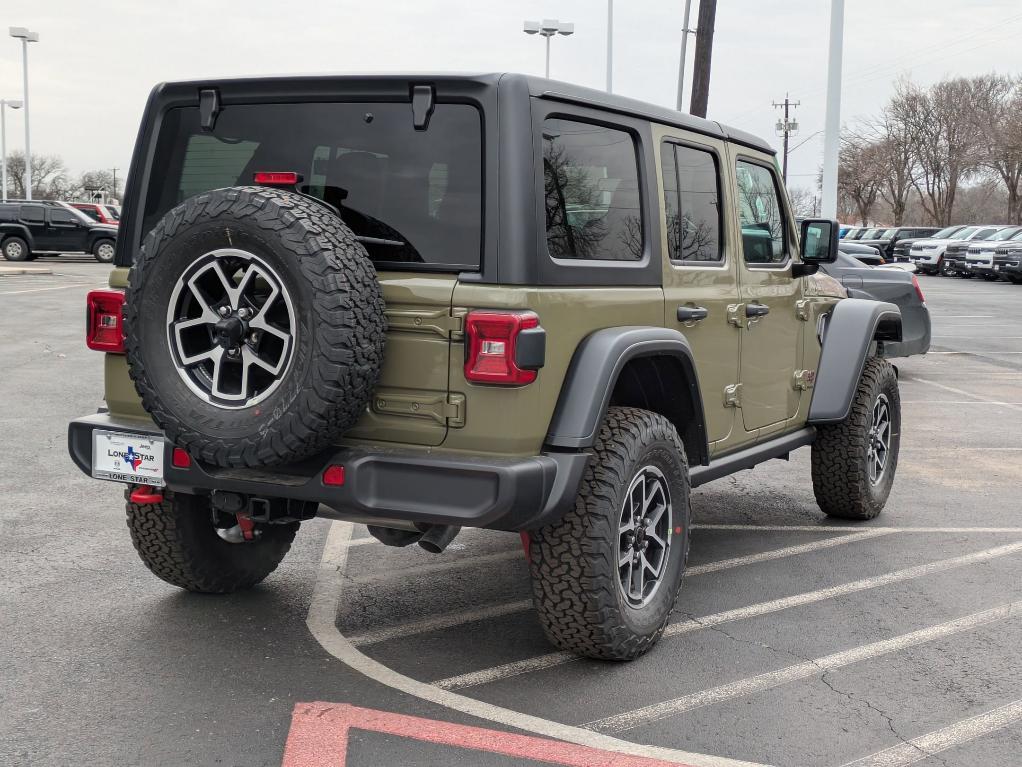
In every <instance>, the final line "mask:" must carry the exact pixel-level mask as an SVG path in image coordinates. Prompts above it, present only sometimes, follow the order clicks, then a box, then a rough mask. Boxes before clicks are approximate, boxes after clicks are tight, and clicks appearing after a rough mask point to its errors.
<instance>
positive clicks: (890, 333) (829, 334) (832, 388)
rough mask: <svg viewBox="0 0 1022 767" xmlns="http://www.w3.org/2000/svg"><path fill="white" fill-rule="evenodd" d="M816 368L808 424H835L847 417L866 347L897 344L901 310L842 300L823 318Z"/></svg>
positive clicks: (885, 304) (860, 372)
mask: <svg viewBox="0 0 1022 767" xmlns="http://www.w3.org/2000/svg"><path fill="white" fill-rule="evenodd" d="M826 323H827V324H826V330H825V332H824V335H823V350H822V352H821V354H820V366H819V369H818V370H817V373H816V384H815V385H814V387H813V400H812V403H811V404H810V405H809V423H811V424H827V423H839V422H841V421H843V420H845V418H847V417H848V413H849V411H850V410H851V407H852V399H853V397H854V396H855V389H856V387H857V386H858V385H859V378H860V376H862V370H863V367H865V365H866V357H867V355H868V354H869V350H870V346H871V345H872V344H873V342H874V341H876V340H879V341H900V340H901V310H900V309H899V308H898V307H897V306H896V305H895V304H889V303H886V302H884V301H871V300H867V299H862V298H844V299H842V300H840V301H838V302H837V304H835V306H834V308H833V309H832V310H831V312H830V314H829V315H827V320H826Z"/></svg>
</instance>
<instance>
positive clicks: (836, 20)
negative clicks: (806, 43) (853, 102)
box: [820, 0, 845, 218]
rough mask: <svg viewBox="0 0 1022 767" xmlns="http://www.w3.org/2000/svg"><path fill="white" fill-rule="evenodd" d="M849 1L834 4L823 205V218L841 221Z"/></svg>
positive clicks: (824, 154) (824, 146)
mask: <svg viewBox="0 0 1022 767" xmlns="http://www.w3.org/2000/svg"><path fill="white" fill-rule="evenodd" d="M844 22H845V0H831V3H830V56H829V57H828V60H827V122H826V124H825V126H826V127H825V128H824V134H823V189H822V192H823V202H822V203H821V205H820V215H822V216H823V217H824V218H837V165H838V152H839V148H840V141H841V46H842V43H843V42H844Z"/></svg>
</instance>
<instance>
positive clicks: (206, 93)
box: [199, 88, 220, 132]
mask: <svg viewBox="0 0 1022 767" xmlns="http://www.w3.org/2000/svg"><path fill="white" fill-rule="evenodd" d="M219 114H220V92H219V91H217V90H216V89H215V88H206V89H204V90H201V91H199V125H200V126H201V127H202V129H203V130H204V131H206V132H211V131H212V130H213V128H214V127H215V126H216V118H217V116H219Z"/></svg>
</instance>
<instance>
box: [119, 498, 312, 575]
mask: <svg viewBox="0 0 1022 767" xmlns="http://www.w3.org/2000/svg"><path fill="white" fill-rule="evenodd" d="M124 497H125V499H126V500H127V515H128V518H127V521H128V530H129V531H130V532H131V542H132V543H133V544H134V545H135V550H136V551H137V552H138V555H139V557H141V559H142V562H143V563H145V566H146V567H148V568H149V569H150V570H152V572H153V573H154V574H155V575H156V576H158V577H159V578H162V579H163V580H165V581H166V582H167V583H170V584H172V585H174V586H178V587H180V588H182V589H186V590H188V591H196V592H201V593H204V594H228V593H230V592H232V591H238V590H240V589H247V588H251V587H252V586H254V585H256V584H257V583H259V582H260V581H262V580H263V579H265V578H266V576H268V575H269V574H270V573H272V572H273V571H274V570H276V569H277V565H279V564H280V562H281V560H282V559H284V555H286V554H287V552H288V550H289V549H290V548H291V542H292V541H293V540H294V537H295V533H296V532H298V526H299V523H297V522H294V523H291V524H283V525H261V526H259V527H257V533H258V536H257V538H256V539H255V540H254V541H250V542H242V543H228V542H227V541H225V540H224V539H223V538H221V537H220V536H219V535H218V534H217V531H216V528H215V527H214V526H213V516H212V509H211V506H210V503H209V500H208V499H207V498H205V497H203V496H197V495H187V494H185V493H175V492H173V491H171V490H164V491H163V502H162V503H154V504H137V503H132V502H131V499H130V497H131V488H129V489H128V490H127V491H125V494H124Z"/></svg>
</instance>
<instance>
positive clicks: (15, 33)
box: [8, 27, 39, 43]
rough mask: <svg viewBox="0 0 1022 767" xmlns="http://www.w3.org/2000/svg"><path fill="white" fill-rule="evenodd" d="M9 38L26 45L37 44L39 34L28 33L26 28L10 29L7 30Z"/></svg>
mask: <svg viewBox="0 0 1022 767" xmlns="http://www.w3.org/2000/svg"><path fill="white" fill-rule="evenodd" d="M8 31H9V32H10V35H11V37H16V38H18V39H19V40H24V41H25V42H26V43H38V42H39V33H38V32H30V31H29V30H28V27H11V28H10V29H9V30H8Z"/></svg>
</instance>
